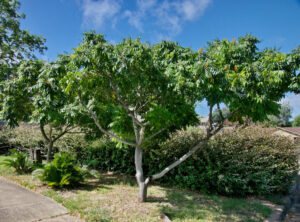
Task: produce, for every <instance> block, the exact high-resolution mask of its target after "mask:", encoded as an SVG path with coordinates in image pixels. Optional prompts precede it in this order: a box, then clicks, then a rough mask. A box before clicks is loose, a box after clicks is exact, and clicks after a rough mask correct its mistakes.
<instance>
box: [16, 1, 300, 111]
mask: <svg viewBox="0 0 300 222" xmlns="http://www.w3.org/2000/svg"><path fill="white" fill-rule="evenodd" d="M21 12H23V13H25V14H26V19H25V20H24V21H22V23H21V24H22V27H23V28H25V29H29V30H30V31H31V32H32V33H34V34H37V35H43V36H44V37H45V38H46V40H47V42H46V45H47V46H48V48H49V49H48V51H47V52H46V53H45V54H44V56H42V58H43V59H45V60H49V61H51V60H53V59H55V58H56V56H57V54H59V53H65V52H67V53H68V52H71V49H72V48H73V47H76V46H77V45H78V44H79V42H80V41H81V38H82V33H83V32H84V31H89V30H92V29H93V30H96V31H97V32H99V33H103V34H104V35H105V37H106V39H107V40H109V41H111V42H112V43H117V42H119V41H120V40H121V39H122V38H126V37H137V36H141V37H142V40H144V41H148V42H150V43H156V42H158V41H161V40H162V39H167V40H174V41H178V42H179V43H180V44H181V45H183V46H186V47H191V48H192V49H195V50H197V49H199V48H200V47H202V46H205V45H206V43H207V41H212V40H214V39H223V38H228V39H232V38H237V37H239V36H242V35H245V34H248V33H251V34H253V35H255V36H257V37H258V38H259V39H261V40H262V43H261V44H260V45H259V46H260V48H264V47H276V48H277V49H279V50H280V51H282V52H289V51H290V50H291V49H293V48H296V47H297V46H298V45H300V0H226V1H224V0H21ZM284 101H285V102H289V103H290V105H292V106H293V116H295V115H299V114H300V95H293V94H288V95H287V96H286V98H285V99H284ZM197 112H198V113H199V114H200V115H206V114H207V107H206V106H205V103H201V104H200V105H198V106H197Z"/></svg>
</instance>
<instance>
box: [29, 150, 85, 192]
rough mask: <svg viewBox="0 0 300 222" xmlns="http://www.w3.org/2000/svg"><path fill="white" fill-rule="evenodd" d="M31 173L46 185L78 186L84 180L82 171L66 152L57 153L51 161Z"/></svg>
mask: <svg viewBox="0 0 300 222" xmlns="http://www.w3.org/2000/svg"><path fill="white" fill-rule="evenodd" d="M32 174H33V175H34V176H36V177H38V178H39V179H40V180H41V181H42V182H46V183H47V185H48V186H52V187H60V188H62V187H64V186H73V187H74V186H78V184H79V183H80V182H82V181H83V180H84V172H83V170H82V169H81V168H80V167H78V166H77V165H76V163H75V160H74V159H73V158H72V157H71V156H70V155H69V154H67V153H57V154H55V156H54V159H53V161H52V162H51V163H48V164H46V165H45V166H44V167H43V168H40V169H36V170H35V171H33V172H32Z"/></svg>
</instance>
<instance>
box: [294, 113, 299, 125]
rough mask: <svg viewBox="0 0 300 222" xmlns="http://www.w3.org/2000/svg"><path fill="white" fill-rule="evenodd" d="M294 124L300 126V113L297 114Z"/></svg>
mask: <svg viewBox="0 0 300 222" xmlns="http://www.w3.org/2000/svg"><path fill="white" fill-rule="evenodd" d="M293 126H294V127H296V126H300V115H298V116H296V117H295V118H294V121H293Z"/></svg>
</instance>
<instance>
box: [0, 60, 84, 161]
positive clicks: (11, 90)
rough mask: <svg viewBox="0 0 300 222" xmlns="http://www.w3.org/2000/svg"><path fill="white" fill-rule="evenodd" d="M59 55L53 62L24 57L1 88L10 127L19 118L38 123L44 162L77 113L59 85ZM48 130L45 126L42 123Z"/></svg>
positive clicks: (4, 110)
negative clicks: (13, 75) (44, 148)
mask: <svg viewBox="0 0 300 222" xmlns="http://www.w3.org/2000/svg"><path fill="white" fill-rule="evenodd" d="M65 62H66V61H64V60H63V59H60V60H58V61H56V62H54V63H43V62H41V61H24V62H23V63H22V65H21V66H20V67H19V68H18V72H17V76H15V78H13V79H11V80H9V81H7V82H6V83H5V85H4V86H5V87H4V90H3V94H4V98H5V99H4V102H3V110H2V112H1V114H2V118H3V119H4V120H5V121H7V124H8V125H9V126H10V127H15V126H17V125H18V123H19V122H20V121H32V122H34V123H37V124H39V126H40V130H41V133H42V135H43V137H44V139H45V143H46V144H47V162H49V161H50V159H51V153H52V150H53V145H54V143H55V142H56V141H57V140H58V139H60V138H61V137H62V136H64V135H65V134H66V133H71V132H72V130H73V129H74V128H75V119H76V122H79V121H78V119H79V120H80V118H81V117H82V116H80V113H79V112H78V110H77V109H76V108H74V106H73V105H72V104H74V103H73V101H71V100H70V99H69V98H70V97H68V96H67V95H66V94H64V92H63V91H62V89H61V88H60V87H59V81H60V79H61V78H62V74H64V73H65V70H64V68H65V65H64V63H65ZM47 125H48V126H49V130H45V126H47Z"/></svg>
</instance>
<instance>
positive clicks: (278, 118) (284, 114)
mask: <svg viewBox="0 0 300 222" xmlns="http://www.w3.org/2000/svg"><path fill="white" fill-rule="evenodd" d="M292 110H293V109H292V107H291V106H290V104H289V103H283V104H281V105H280V108H279V113H278V114H277V115H269V116H268V120H266V121H265V122H264V125H266V126H290V125H291V123H290V118H292Z"/></svg>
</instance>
